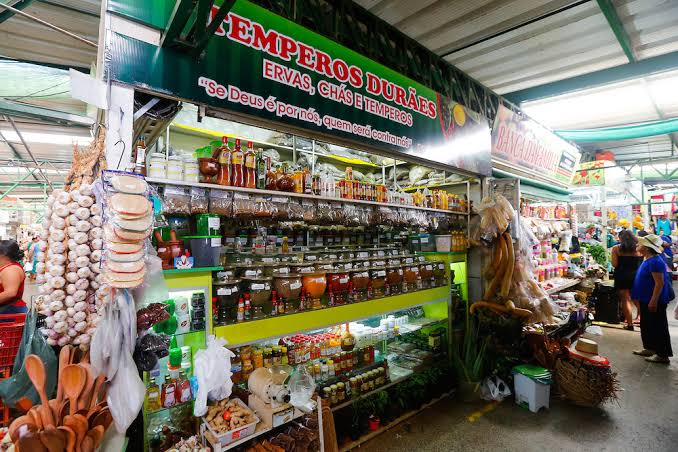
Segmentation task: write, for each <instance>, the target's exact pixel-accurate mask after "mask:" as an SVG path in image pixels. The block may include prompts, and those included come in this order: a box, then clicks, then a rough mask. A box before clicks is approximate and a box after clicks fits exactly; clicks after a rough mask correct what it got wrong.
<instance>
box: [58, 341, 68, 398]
mask: <svg viewBox="0 0 678 452" xmlns="http://www.w3.org/2000/svg"><path fill="white" fill-rule="evenodd" d="M70 359H71V346H70V345H66V346H64V347H63V348H62V349H61V351H60V352H59V375H61V374H62V373H63V371H64V367H66V366H68V364H69V361H70ZM56 398H57V400H59V401H61V400H63V398H64V388H63V386H62V385H61V384H59V385H58V387H57V396H56Z"/></svg>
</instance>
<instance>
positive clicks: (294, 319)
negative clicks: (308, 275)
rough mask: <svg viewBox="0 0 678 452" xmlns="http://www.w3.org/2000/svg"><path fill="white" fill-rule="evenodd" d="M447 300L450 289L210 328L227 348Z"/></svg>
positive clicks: (435, 289) (428, 290)
mask: <svg viewBox="0 0 678 452" xmlns="http://www.w3.org/2000/svg"><path fill="white" fill-rule="evenodd" d="M449 296H450V286H442V287H436V288H434V289H426V290H420V291H417V292H411V293H407V294H401V295H394V296H392V297H385V298H378V299H376V300H370V301H365V302H361V303H353V304H347V305H343V306H334V307H332V308H325V309H318V310H315V311H304V312H299V313H296V314H290V315H285V316H281V317H269V318H266V319H262V320H256V321H251V322H243V323H236V324H233V325H226V326H218V327H215V328H214V335H215V336H217V337H221V338H224V339H226V340H227V341H228V343H229V344H231V345H242V344H248V343H252V342H257V341H261V340H265V339H268V338H274V337H280V336H286V335H289V334H293V333H298V332H303V331H309V330H313V329H318V328H324V327H328V326H332V325H337V324H340V323H344V322H350V321H354V320H360V319H364V318H367V317H372V316H375V315H379V314H385V313H388V312H393V311H398V310H402V309H407V308H410V307H413V306H418V305H421V304H425V303H432V302H436V301H443V300H447V299H449Z"/></svg>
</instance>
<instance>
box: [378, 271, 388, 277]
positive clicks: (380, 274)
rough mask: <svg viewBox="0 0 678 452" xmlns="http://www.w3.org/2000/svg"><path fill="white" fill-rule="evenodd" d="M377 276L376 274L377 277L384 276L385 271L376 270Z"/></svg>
mask: <svg viewBox="0 0 678 452" xmlns="http://www.w3.org/2000/svg"><path fill="white" fill-rule="evenodd" d="M377 276H378V277H383V276H386V272H385V271H384V270H379V271H378V272H377Z"/></svg>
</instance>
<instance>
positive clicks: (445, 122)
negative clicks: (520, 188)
mask: <svg viewBox="0 0 678 452" xmlns="http://www.w3.org/2000/svg"><path fill="white" fill-rule="evenodd" d="M129 1H130V0H127V1H120V2H113V3H114V5H113V6H114V8H117V9H116V11H117V12H118V13H124V14H125V15H127V16H132V17H134V18H135V20H137V21H140V22H143V21H144V18H143V17H136V16H135V14H137V15H138V14H141V13H143V12H144V11H161V10H163V9H162V8H159V5H158V4H156V2H154V1H153V0H135V1H134V7H130V8H129V9H127V10H124V11H121V10H120V8H123V9H124V8H125V5H126V4H128V2H129ZM220 3H221V2H220V1H216V2H215V6H214V7H213V9H212V14H213V15H214V14H215V12H216V11H217V10H218V5H219V4H220ZM148 25H151V24H150V23H149V24H148ZM153 25H155V26H159V25H161V24H158V23H156V24H153ZM161 28H162V27H161ZM107 62H108V63H110V66H109V69H110V71H109V73H110V74H111V78H112V79H113V80H115V81H118V82H122V83H127V84H131V85H134V86H138V87H140V88H143V89H144V90H151V91H159V92H163V93H167V94H170V95H172V96H174V97H177V98H180V99H187V100H190V101H195V102H198V103H203V104H207V105H211V106H213V107H217V108H223V109H225V110H229V111H234V112H237V113H241V114H245V115H250V116H253V117H256V118H257V119H261V118H263V119H265V120H268V121H271V122H272V124H275V125H276V127H274V128H277V129H279V130H283V131H284V130H285V127H287V126H295V129H299V128H302V129H304V130H310V131H313V132H315V133H318V132H319V133H322V134H323V135H326V136H328V140H329V141H331V138H333V137H337V138H341V142H342V143H348V145H349V146H350V145H351V144H355V145H356V147H357V148H360V147H363V148H365V147H371V148H374V149H375V150H379V149H383V150H388V151H391V152H397V153H402V154H409V155H413V156H416V157H418V158H420V159H425V160H430V161H432V162H436V163H442V164H444V165H450V166H453V167H456V168H459V169H462V170H466V171H469V172H472V173H477V174H481V175H489V174H490V173H491V159H490V155H491V154H490V151H491V142H490V128H489V124H488V123H487V120H486V119H485V118H483V117H482V116H481V115H479V114H477V113H475V112H473V111H471V110H469V109H467V108H466V107H464V106H463V105H461V104H459V103H457V102H454V101H452V100H451V99H448V98H445V97H444V96H441V95H440V94H439V93H436V92H435V91H433V90H431V89H429V88H427V87H426V86H423V85H422V84H420V83H417V82H415V81H414V80H411V79H408V78H406V77H405V76H403V75H402V74H399V73H398V72H396V71H393V70H391V69H389V68H387V67H385V66H382V65H380V64H378V63H376V62H375V61H372V60H370V59H369V58H366V57H365V56H363V55H360V54H358V53H356V52H354V51H352V50H350V49H347V48H346V47H343V46H340V45H338V44H337V43H335V42H334V41H332V40H330V39H327V38H325V37H323V36H320V35H318V34H316V33H313V32H311V31H310V30H308V29H306V28H303V27H301V26H300V25H298V24H296V23H294V22H291V21H289V20H286V19H284V18H282V17H280V16H277V15H275V14H273V13H271V12H270V11H268V10H266V9H264V8H261V7H260V6H257V5H255V4H253V3H250V2H248V1H245V0H238V1H237V2H236V3H235V4H234V5H233V7H232V8H231V10H230V11H229V13H228V14H227V16H226V17H225V19H224V21H223V22H222V23H221V24H220V25H219V27H218V28H217V30H216V32H215V36H214V37H212V39H210V41H209V43H208V45H207V48H206V49H205V52H204V55H202V56H201V57H200V58H196V57H195V56H193V55H191V54H190V53H187V52H182V51H181V50H178V49H175V48H171V47H156V46H154V45H153V44H150V43H146V42H142V41H137V40H135V39H133V38H130V37H128V36H123V35H119V34H115V33H113V35H112V37H111V43H110V58H108V59H107ZM257 122H259V121H257ZM272 127H273V126H272Z"/></svg>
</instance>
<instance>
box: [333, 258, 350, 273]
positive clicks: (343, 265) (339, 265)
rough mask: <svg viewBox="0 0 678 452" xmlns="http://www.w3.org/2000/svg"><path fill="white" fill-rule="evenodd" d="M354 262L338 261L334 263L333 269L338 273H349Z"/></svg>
mask: <svg viewBox="0 0 678 452" xmlns="http://www.w3.org/2000/svg"><path fill="white" fill-rule="evenodd" d="M354 264H355V262H354V261H353V260H338V261H336V262H335V263H334V269H335V270H338V271H344V272H350V271H351V270H353V266H354Z"/></svg>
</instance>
